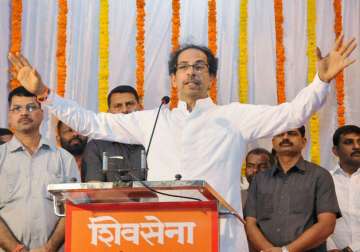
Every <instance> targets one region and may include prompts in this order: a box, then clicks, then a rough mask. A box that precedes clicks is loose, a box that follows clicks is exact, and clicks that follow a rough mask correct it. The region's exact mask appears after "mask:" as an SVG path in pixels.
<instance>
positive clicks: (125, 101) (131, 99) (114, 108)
mask: <svg viewBox="0 0 360 252" xmlns="http://www.w3.org/2000/svg"><path fill="white" fill-rule="evenodd" d="M138 110H140V104H139V102H138V101H137V100H136V98H135V96H134V95H133V94H132V93H114V94H112V95H111V97H110V107H109V112H110V113H112V114H118V113H123V114H128V113H131V112H134V111H138Z"/></svg>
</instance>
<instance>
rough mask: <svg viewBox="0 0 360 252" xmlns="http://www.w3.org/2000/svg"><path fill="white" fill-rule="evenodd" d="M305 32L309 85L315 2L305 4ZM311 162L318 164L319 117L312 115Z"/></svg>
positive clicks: (313, 54) (313, 57)
mask: <svg viewBox="0 0 360 252" xmlns="http://www.w3.org/2000/svg"><path fill="white" fill-rule="evenodd" d="M307 18H308V22H307V24H308V25H307V31H308V46H307V56H308V77H307V80H308V83H311V82H312V80H313V78H314V75H315V74H316V60H317V59H316V0H308V2H307ZM309 126H310V131H309V132H310V138H311V150H310V151H311V161H312V162H314V163H316V164H320V139H319V136H320V134H319V129H320V127H319V117H318V115H317V114H314V115H313V116H312V117H311V119H310V125H309Z"/></svg>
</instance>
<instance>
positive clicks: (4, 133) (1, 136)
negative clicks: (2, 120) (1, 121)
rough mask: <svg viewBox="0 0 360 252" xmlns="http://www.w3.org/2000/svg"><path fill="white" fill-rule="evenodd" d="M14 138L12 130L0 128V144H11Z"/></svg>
mask: <svg viewBox="0 0 360 252" xmlns="http://www.w3.org/2000/svg"><path fill="white" fill-rule="evenodd" d="M12 136H13V133H12V132H11V130H9V129H7V128H0V144H3V143H6V142H9V141H10V140H11V138H12Z"/></svg>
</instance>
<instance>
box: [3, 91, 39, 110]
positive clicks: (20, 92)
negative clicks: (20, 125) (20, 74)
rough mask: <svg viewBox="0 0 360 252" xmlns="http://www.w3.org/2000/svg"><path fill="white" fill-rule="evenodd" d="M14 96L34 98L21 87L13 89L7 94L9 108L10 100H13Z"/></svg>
mask: <svg viewBox="0 0 360 252" xmlns="http://www.w3.org/2000/svg"><path fill="white" fill-rule="evenodd" d="M14 96H22V97H36V95H34V94H33V93H30V92H29V91H27V90H26V89H25V88H24V87H23V86H21V87H17V88H15V89H13V90H12V91H11V92H10V93H9V96H8V102H9V106H10V105H11V102H12V98H13V97H14Z"/></svg>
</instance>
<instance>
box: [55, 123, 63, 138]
mask: <svg viewBox="0 0 360 252" xmlns="http://www.w3.org/2000/svg"><path fill="white" fill-rule="evenodd" d="M63 124H64V123H63V122H62V121H60V120H59V121H58V122H57V124H56V128H57V131H58V134H59V136H60V128H61V126H62V125H63Z"/></svg>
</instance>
